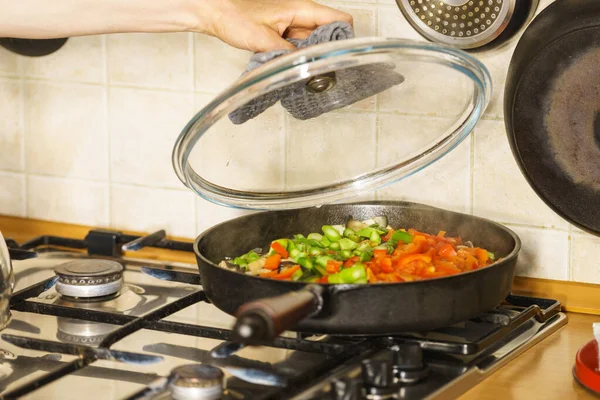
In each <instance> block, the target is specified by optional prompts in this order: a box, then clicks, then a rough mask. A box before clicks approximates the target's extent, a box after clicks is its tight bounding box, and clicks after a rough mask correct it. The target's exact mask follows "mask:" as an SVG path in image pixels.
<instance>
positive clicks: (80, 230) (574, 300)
mask: <svg viewBox="0 0 600 400" xmlns="http://www.w3.org/2000/svg"><path fill="white" fill-rule="evenodd" d="M90 229H93V228H90V227H89V226H83V225H73V224H67V223H62V222H51V221H42V220H35V219H27V218H19V217H11V216H3V215H0V232H2V234H3V235H4V236H5V238H12V239H15V240H16V241H17V242H19V243H22V242H23V241H25V240H29V239H33V238H35V237H37V236H42V235H47V234H49V233H52V234H53V235H57V236H65V237H70V238H74V239H83V238H85V235H86V234H87V233H88V231H89V230H90ZM122 232H123V233H126V234H131V235H140V236H141V235H145V233H143V232H131V231H122ZM170 239H175V240H181V241H185V242H193V239H189V238H178V237H170ZM127 255H128V256H131V257H135V256H139V257H146V258H151V259H156V260H165V261H174V262H184V263H191V264H194V263H195V258H194V256H193V255H192V254H189V253H184V252H174V251H169V250H160V249H144V250H141V251H139V252H135V253H131V254H127ZM513 293H515V294H522V295H527V296H534V297H547V298H553V299H557V300H559V301H560V302H561V304H562V306H563V309H564V310H565V311H569V312H574V313H582V314H594V315H600V296H599V294H600V285H596V284H590V283H581V282H570V281H555V280H548V279H539V278H528V277H521V276H518V277H515V280H514V283H513Z"/></svg>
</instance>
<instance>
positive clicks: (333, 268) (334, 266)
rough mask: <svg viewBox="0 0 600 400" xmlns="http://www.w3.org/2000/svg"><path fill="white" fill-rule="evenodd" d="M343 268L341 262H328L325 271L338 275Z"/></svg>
mask: <svg viewBox="0 0 600 400" xmlns="http://www.w3.org/2000/svg"><path fill="white" fill-rule="evenodd" d="M341 267H342V262H341V261H335V260H327V266H326V267H325V269H326V270H327V272H328V273H330V274H337V273H338V272H340V268H341Z"/></svg>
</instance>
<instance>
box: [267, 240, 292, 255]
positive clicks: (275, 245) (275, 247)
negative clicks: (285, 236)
mask: <svg viewBox="0 0 600 400" xmlns="http://www.w3.org/2000/svg"><path fill="white" fill-rule="evenodd" d="M271 248H272V249H273V250H275V252H276V253H277V254H279V255H280V256H281V257H283V258H288V257H289V255H290V253H288V251H287V250H286V248H285V247H283V246H282V245H281V244H280V243H279V242H273V243H271Z"/></svg>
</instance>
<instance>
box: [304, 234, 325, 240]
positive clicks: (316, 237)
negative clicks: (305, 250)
mask: <svg viewBox="0 0 600 400" xmlns="http://www.w3.org/2000/svg"><path fill="white" fill-rule="evenodd" d="M307 239H308V240H316V241H317V242H320V241H321V240H323V235H321V234H320V233H311V234H310V235H308V237H307Z"/></svg>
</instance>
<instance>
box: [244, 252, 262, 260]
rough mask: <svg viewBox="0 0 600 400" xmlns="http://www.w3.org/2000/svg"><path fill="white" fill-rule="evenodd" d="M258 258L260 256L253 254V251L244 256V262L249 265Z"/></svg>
mask: <svg viewBox="0 0 600 400" xmlns="http://www.w3.org/2000/svg"><path fill="white" fill-rule="evenodd" d="M259 258H260V255H259V254H257V253H255V252H254V251H251V252H249V253H248V254H246V261H247V262H248V263H251V262H252V261H256V260H258V259H259Z"/></svg>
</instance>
